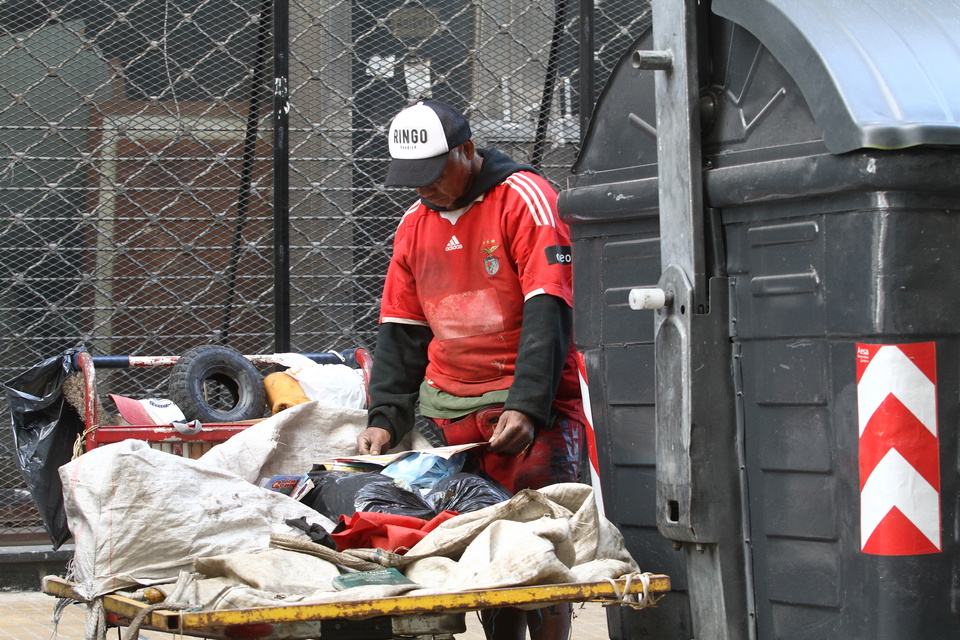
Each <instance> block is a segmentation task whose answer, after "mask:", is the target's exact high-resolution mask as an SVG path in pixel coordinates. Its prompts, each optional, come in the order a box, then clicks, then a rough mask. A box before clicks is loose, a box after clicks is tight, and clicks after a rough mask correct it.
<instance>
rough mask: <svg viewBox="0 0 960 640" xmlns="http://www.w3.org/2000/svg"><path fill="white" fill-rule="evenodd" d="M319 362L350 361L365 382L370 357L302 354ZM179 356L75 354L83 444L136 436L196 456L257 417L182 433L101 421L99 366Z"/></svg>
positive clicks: (266, 359)
mask: <svg viewBox="0 0 960 640" xmlns="http://www.w3.org/2000/svg"><path fill="white" fill-rule="evenodd" d="M302 355H304V356H306V357H307V358H309V359H311V360H313V361H314V362H317V363H318V364H343V363H346V364H350V365H355V366H356V367H358V368H360V369H361V370H362V372H363V375H364V382H365V383H366V382H367V381H368V380H369V377H370V369H371V367H372V366H373V360H372V358H371V356H370V354H369V352H368V351H367V350H366V349H363V348H359V347H358V348H356V349H349V350H346V351H342V352H339V353H338V352H327V353H310V354H302ZM282 356H283V354H267V355H248V356H244V357H245V358H247V359H248V360H250V361H251V362H252V363H253V364H256V365H271V364H279V361H280V360H281V359H282ZM177 360H178V356H92V355H90V354H89V353H88V352H86V351H81V352H79V353H77V354H76V355H75V356H74V363H73V366H74V369H76V370H79V371H80V372H81V373H82V374H83V388H84V431H83V444H84V448H85V450H86V451H89V450H90V449H93V448H96V447H100V446H103V445H105V444H110V443H113V442H121V441H123V440H128V439H135V440H143V441H144V442H147V443H148V444H149V445H150V446H151V447H152V448H155V449H160V450H163V451H166V452H167V453H172V454H174V455H178V456H184V457H188V458H193V459H196V458H199V457H200V456H202V455H203V454H204V453H206V452H207V451H209V450H210V449H211V448H212V447H213V446H214V445H217V444H220V443H221V442H224V441H226V440H227V439H229V438H230V437H231V436H233V435H235V434H237V433H239V432H240V431H243V430H244V429H246V428H247V427H249V426H250V425H251V424H254V423H255V422H258V420H244V421H238V422H217V423H204V424H203V425H202V427H203V428H202V429H201V430H200V431H199V432H198V433H195V434H189V433H183V432H181V431H180V430H178V429H177V428H176V427H174V426H173V425H129V426H128V425H123V426H117V425H102V424H100V416H99V414H98V403H97V402H96V399H97V393H98V391H97V375H96V370H97V369H98V368H99V369H125V368H134V367H172V366H173V365H175V364H176V363H177Z"/></svg>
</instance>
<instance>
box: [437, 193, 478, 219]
mask: <svg viewBox="0 0 960 640" xmlns="http://www.w3.org/2000/svg"><path fill="white" fill-rule="evenodd" d="M484 195H486V194H483V193H481V194H480V195H479V196H478V197H477V199H476V200H474V201H473V202H471V203H470V204H468V205H467V206H465V207H460V208H459V209H454V210H452V211H437V213H438V214H440V217H441V218H443V219H444V220H446V221H447V222H449V223H450V224H457V220H459V219H460V217H461V216H462V215H463V214H465V213H466V212H467V211H469V210H470V207H472V206H473V205H475V204H476V203H478V202H482V201H483V196H484Z"/></svg>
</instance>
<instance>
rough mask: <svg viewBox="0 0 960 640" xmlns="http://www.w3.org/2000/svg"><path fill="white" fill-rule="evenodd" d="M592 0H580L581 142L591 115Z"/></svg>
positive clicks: (592, 63)
mask: <svg viewBox="0 0 960 640" xmlns="http://www.w3.org/2000/svg"><path fill="white" fill-rule="evenodd" d="M593 2H594V0H580V24H579V29H580V142H581V144H582V143H583V140H584V138H586V135H587V127H588V126H589V124H590V116H591V115H593V99H594V84H595V82H596V81H595V80H594V60H593V57H594V40H593Z"/></svg>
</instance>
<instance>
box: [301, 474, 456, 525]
mask: <svg viewBox="0 0 960 640" xmlns="http://www.w3.org/2000/svg"><path fill="white" fill-rule="evenodd" d="M309 476H310V480H312V481H313V484H314V488H313V489H311V490H310V491H309V492H307V495H306V496H304V497H303V502H304V503H305V504H306V505H308V506H309V507H310V508H312V509H315V510H316V511H319V512H320V513H322V514H324V515H325V516H327V517H328V518H330V519H331V520H337V519H338V518H339V517H340V516H348V517H349V516H352V515H353V514H354V513H356V512H358V511H369V512H373V513H391V514H394V515H401V516H411V517H413V518H422V519H424V520H429V519H431V518H433V517H434V516H435V515H437V514H436V513H435V512H434V510H433V507H431V506H430V504H429V503H427V501H426V500H424V499H423V498H422V497H421V496H420V494H419V493H417V492H414V491H408V490H407V489H404V488H402V487H400V486H398V485H397V484H396V482H394V480H393V478H391V477H390V476H385V475H383V474H380V473H377V472H375V471H366V472H358V471H327V470H314V471H310V472H309Z"/></svg>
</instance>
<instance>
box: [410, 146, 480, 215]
mask: <svg viewBox="0 0 960 640" xmlns="http://www.w3.org/2000/svg"><path fill="white" fill-rule="evenodd" d="M475 153H476V150H475V149H474V146H473V142H471V141H469V140H468V141H467V142H464V143H463V144H462V145H460V146H459V147H455V148H453V149H451V150H450V155H449V157H448V158H447V165H446V166H445V167H444V168H443V173H441V174H440V177H439V178H437V179H436V180H435V181H434V182H433V184H430V185H427V186H426V187H417V188H416V191H417V194H418V195H419V196H420V197H421V198H423V199H424V200H426V201H428V202H431V203H433V204H435V205H436V206H438V207H440V208H442V209H449V208H450V207H451V206H452V205H453V203H455V202H456V201H457V200H459V199H460V197H461V196H462V195H463V194H465V193H466V192H467V189H469V188H470V184H471V183H472V182H473V178H474V176H473V158H474V154H475Z"/></svg>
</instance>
